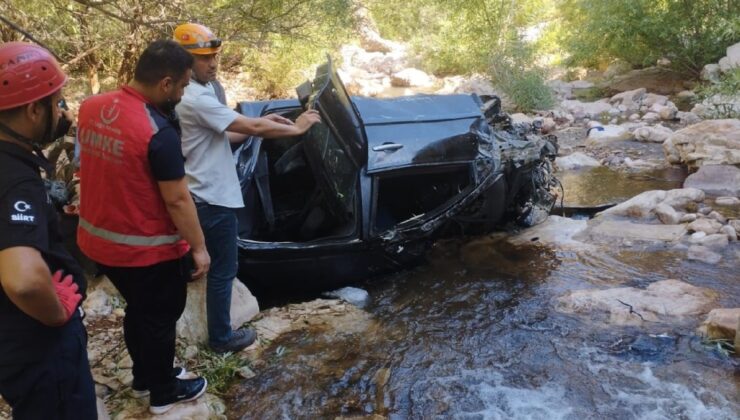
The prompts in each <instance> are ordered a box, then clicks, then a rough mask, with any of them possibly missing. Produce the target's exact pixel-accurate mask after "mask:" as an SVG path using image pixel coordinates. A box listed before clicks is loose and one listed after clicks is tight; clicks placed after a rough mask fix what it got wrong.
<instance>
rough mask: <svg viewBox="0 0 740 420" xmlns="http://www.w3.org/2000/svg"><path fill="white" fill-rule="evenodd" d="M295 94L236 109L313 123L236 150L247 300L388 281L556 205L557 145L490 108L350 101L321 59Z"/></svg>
mask: <svg viewBox="0 0 740 420" xmlns="http://www.w3.org/2000/svg"><path fill="white" fill-rule="evenodd" d="M297 91H298V99H292V100H274V101H259V102H241V103H239V105H238V107H237V111H238V112H240V113H242V114H243V115H246V116H249V117H259V116H264V115H267V114H271V113H278V114H279V115H282V116H284V117H287V118H290V119H295V118H296V117H297V116H298V115H299V114H300V113H301V112H303V111H304V110H305V109H316V110H318V111H319V113H320V114H321V118H322V123H321V124H316V125H315V126H314V127H313V128H312V129H311V130H310V131H309V132H307V133H306V134H304V135H303V136H301V137H292V138H278V139H262V138H256V137H252V138H249V139H248V140H247V141H246V142H245V143H244V144H242V145H241V146H240V147H239V148H238V149H236V150H235V152H234V153H235V160H236V162H237V171H238V173H239V178H240V182H241V186H242V192H243V194H244V197H245V203H246V205H247V207H246V208H245V209H243V210H242V214H241V215H240V232H239V240H238V243H239V278H240V279H242V281H244V282H246V284H247V285H248V286H249V287H250V288H251V289H252V290H253V291H254V292H255V293H257V294H260V293H265V292H270V291H272V292H274V291H290V292H297V291H307V290H322V289H329V288H335V287H340V286H342V285H346V284H348V283H351V282H355V281H360V280H363V279H366V278H369V277H371V276H376V275H380V274H385V273H389V272H393V271H398V270H400V269H402V268H404V267H408V266H410V265H412V264H414V263H416V262H419V261H420V260H421V257H422V256H423V255H424V253H425V251H426V250H427V249H428V247H429V246H430V245H431V243H432V242H433V241H434V240H435V239H437V238H440V237H443V236H452V235H465V234H483V233H486V232H490V231H491V230H493V229H494V228H496V227H497V226H501V225H503V224H506V223H518V224H520V225H524V226H528V225H534V224H537V223H539V222H541V221H543V220H544V219H545V218H546V217H547V215H548V214H549V212H550V210H551V208H552V207H553V205H554V203H555V201H556V195H555V194H554V192H553V191H554V187H555V186H556V183H557V180H556V179H555V178H554V177H553V175H552V172H553V169H552V160H553V159H554V157H555V155H556V154H557V142H556V139H555V137H554V136H544V135H542V134H540V133H539V130H538V127H537V126H534V127H533V126H529V125H512V123H511V120H510V119H509V117H508V116H507V115H506V114H504V113H502V112H501V110H500V101H499V99H498V98H496V97H478V96H477V95H474V94H472V95H463V94H459V95H419V96H410V97H399V98H391V99H375V98H364V97H350V96H349V95H348V94H347V91H346V89H345V87H344V85H343V84H342V82H341V80H340V79H339V77H338V75H337V73H336V71H335V69H334V68H333V66H332V63H331V60H329V61H328V62H327V63H325V64H324V65H322V66H320V67H319V68H318V70H317V71H316V77H315V79H314V80H313V81H312V82H306V83H305V84H303V85H301V86H300V87H298V89H297ZM250 208H251V210H250Z"/></svg>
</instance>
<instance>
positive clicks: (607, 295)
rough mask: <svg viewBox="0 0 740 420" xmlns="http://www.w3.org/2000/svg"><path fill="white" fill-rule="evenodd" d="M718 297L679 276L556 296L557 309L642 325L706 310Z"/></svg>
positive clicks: (692, 314)
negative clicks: (636, 285) (639, 285)
mask: <svg viewBox="0 0 740 420" xmlns="http://www.w3.org/2000/svg"><path fill="white" fill-rule="evenodd" d="M717 297H718V296H717V293H716V292H713V291H711V290H709V289H705V288H701V287H695V286H692V285H690V284H688V283H685V282H682V281H679V280H663V281H658V282H655V283H652V284H651V285H649V286H648V287H647V288H646V289H637V288H634V287H620V288H614V289H606V290H576V291H572V292H570V293H568V294H566V295H565V296H562V297H560V298H558V299H557V303H556V309H557V310H559V311H561V312H565V313H575V314H582V315H587V316H589V317H593V316H594V315H595V316H597V317H598V318H600V319H601V320H603V321H604V322H607V323H609V324H616V325H643V324H644V323H645V322H671V321H673V320H675V319H676V318H679V319H680V318H682V317H686V316H695V315H700V314H703V313H707V312H708V311H709V310H710V309H711V307H712V306H713V305H714V303H715V302H716V300H717ZM600 314H601V316H600V317H599V315H600ZM591 319H594V318H591Z"/></svg>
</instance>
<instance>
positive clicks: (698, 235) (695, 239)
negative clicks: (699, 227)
mask: <svg viewBox="0 0 740 420" xmlns="http://www.w3.org/2000/svg"><path fill="white" fill-rule="evenodd" d="M706 237H707V234H706V233H704V232H694V233H692V234H691V236H690V237H689V241H691V243H692V244H698V243H699V241H701V240H702V239H704V238H706Z"/></svg>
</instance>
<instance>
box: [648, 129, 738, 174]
mask: <svg viewBox="0 0 740 420" xmlns="http://www.w3.org/2000/svg"><path fill="white" fill-rule="evenodd" d="M663 151H664V152H665V155H666V158H667V159H668V161H669V162H671V163H685V164H687V165H688V166H691V167H699V166H702V165H726V164H727V165H738V164H740V120H738V119H725V120H709V121H702V122H700V123H698V124H694V125H692V126H689V127H686V128H683V129H681V130H678V131H676V132H674V133H673V134H672V135H671V136H670V137H668V139H667V140H666V141H665V143H663Z"/></svg>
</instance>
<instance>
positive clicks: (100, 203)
mask: <svg viewBox="0 0 740 420" xmlns="http://www.w3.org/2000/svg"><path fill="white" fill-rule="evenodd" d="M192 63H193V59H192V57H191V56H190V54H189V53H188V52H187V51H185V50H184V49H183V48H182V47H180V46H179V45H178V44H177V43H175V42H173V41H156V42H153V43H152V44H150V45H149V47H148V48H147V49H146V50H145V51H144V52H143V53H142V55H141V57H140V58H139V61H138V63H137V64H136V69H135V73H134V80H133V82H131V83H130V84H129V85H128V86H124V87H122V88H121V89H120V90H117V91H115V92H110V93H106V94H103V95H98V96H94V97H91V98H89V99H87V100H86V101H85V102H83V104H82V106H81V107H80V112H79V122H78V132H77V136H78V142H79V144H80V147H81V155H80V157H81V161H80V171H81V173H80V182H81V185H80V188H81V202H80V223H79V228H78V231H77V242H78V244H79V247H80V249H81V250H82V252H84V253H85V255H87V256H88V257H89V258H90V259H92V260H93V261H95V262H96V263H98V265H99V267H100V270H101V272H103V273H104V274H106V275H107V276H108V278H110V280H111V281H112V282H113V284H114V285H115V286H116V288H117V289H118V290H119V291H120V292H121V295H123V297H124V298H125V299H126V303H127V307H126V317H125V318H124V323H123V329H124V337H125V340H126V347H127V348H128V351H129V354H130V355H131V359H132V360H133V375H134V383H133V385H132V387H133V389H134V394H135V395H136V396H145V395H149V411H150V412H152V413H153V414H161V413H164V412H166V411H167V410H169V409H170V408H171V407H172V406H173V405H174V404H176V403H180V402H185V401H191V400H194V399H196V398H198V397H199V396H201V395H202V394H203V393H204V392H205V389H206V380H205V379H204V378H200V377H197V378H194V379H181V378H180V377H179V376H182V373H184V370H183V369H182V368H173V362H174V357H175V336H176V332H175V324H176V322H177V320H178V318H180V315H182V312H183V310H184V309H185V300H186V297H187V287H186V286H187V282H188V281H189V280H190V279H191V278H193V279H199V278H202V277H204V276H205V275H206V273H207V272H208V268H209V265H210V257H209V255H208V252H207V251H206V246H205V240H204V238H203V232H202V231H201V228H200V225H199V222H198V216H197V213H196V210H195V205H194V203H193V200H192V198H191V196H190V193H189V191H188V185H187V180H186V179H185V167H184V159H183V156H182V151H181V144H180V133H179V130H180V129H179V124H178V122H177V119H176V116H175V114H174V108H175V105H176V104H177V103H178V102H179V101H180V98H181V97H182V95H183V91H184V89H185V86H187V85H188V83H189V82H190V68H191V66H192ZM188 250H191V251H192V259H189V258H188V256H186V254H187V253H188ZM188 261H190V264H188ZM193 262H194V270H192V272H191V268H193V267H192V263H193Z"/></svg>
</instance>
